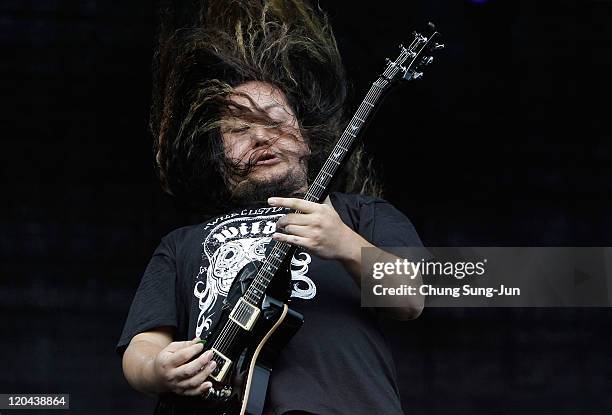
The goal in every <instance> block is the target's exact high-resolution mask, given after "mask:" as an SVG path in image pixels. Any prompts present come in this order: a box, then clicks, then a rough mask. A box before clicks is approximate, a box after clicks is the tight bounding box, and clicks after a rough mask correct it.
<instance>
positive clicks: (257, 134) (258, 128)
mask: <svg viewBox="0 0 612 415" xmlns="http://www.w3.org/2000/svg"><path fill="white" fill-rule="evenodd" d="M250 133H251V140H252V141H253V144H254V146H255V147H257V146H260V145H266V144H268V141H270V139H271V138H272V132H271V131H270V129H269V128H266V127H264V126H263V125H259V124H256V125H254V126H252V127H251V129H250Z"/></svg>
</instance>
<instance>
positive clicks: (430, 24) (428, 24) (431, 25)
mask: <svg viewBox="0 0 612 415" xmlns="http://www.w3.org/2000/svg"><path fill="white" fill-rule="evenodd" d="M427 26H429V28H430V29H431V30H433V31H435V30H436V25H435V24H433V23H432V22H428V23H427Z"/></svg>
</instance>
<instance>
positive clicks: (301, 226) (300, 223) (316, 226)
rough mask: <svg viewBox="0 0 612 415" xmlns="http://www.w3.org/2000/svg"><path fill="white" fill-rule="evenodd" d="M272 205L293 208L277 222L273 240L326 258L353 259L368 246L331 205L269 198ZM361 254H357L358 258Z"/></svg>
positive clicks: (283, 198)
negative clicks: (292, 210) (292, 211)
mask: <svg viewBox="0 0 612 415" xmlns="http://www.w3.org/2000/svg"><path fill="white" fill-rule="evenodd" d="M268 203H269V204H270V205H271V206H282V207H288V208H291V209H296V210H298V211H300V212H301V213H290V214H287V215H285V216H283V217H282V218H280V219H279V220H278V222H277V223H276V228H277V230H282V231H283V232H284V233H279V232H277V233H274V234H273V235H272V239H275V240H277V241H282V242H287V243H290V244H292V245H297V246H300V247H302V248H305V249H306V250H308V251H309V252H312V253H313V254H315V255H317V256H319V257H321V258H325V259H337V260H340V261H345V260H349V259H354V258H353V257H355V255H357V252H356V250H357V251H359V250H360V249H361V247H362V246H367V244H368V243H367V241H365V240H364V239H363V238H362V237H361V236H360V235H359V234H357V233H356V232H354V231H353V230H352V229H351V228H349V227H348V226H346V225H345V224H344V222H342V219H340V216H339V215H338V213H337V212H336V211H335V210H334V208H333V206H331V203H327V202H326V203H325V204H321V203H314V202H309V201H306V200H303V199H296V198H285V197H271V198H269V199H268ZM360 256H361V255H360V254H359V257H360Z"/></svg>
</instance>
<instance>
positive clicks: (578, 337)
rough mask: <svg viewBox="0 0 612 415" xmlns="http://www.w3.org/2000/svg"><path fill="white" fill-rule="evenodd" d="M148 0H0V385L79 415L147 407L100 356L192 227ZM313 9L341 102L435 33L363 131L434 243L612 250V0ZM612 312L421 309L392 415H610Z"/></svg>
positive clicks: (397, 198)
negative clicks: (155, 67)
mask: <svg viewBox="0 0 612 415" xmlns="http://www.w3.org/2000/svg"><path fill="white" fill-rule="evenodd" d="M152 3H153V2H150V1H141V0H139V1H129V2H108V1H107V2H103V1H96V0H82V1H76V0H73V1H68V0H63V1H62V0H55V1H52V0H47V1H43V0H39V1H34V0H33V1H25V0H13V1H6V0H3V1H0V44H1V47H2V58H1V59H0V88H1V93H0V96H1V98H0V100H1V113H0V117H1V125H2V128H1V134H2V135H1V136H2V150H1V154H2V163H1V164H0V169H1V171H2V177H3V181H2V196H3V197H2V203H1V204H0V206H1V209H2V215H1V216H0V229H1V231H0V251H1V252H0V258H1V274H0V310H1V312H0V329H1V331H0V333H1V335H0V393H9V392H19V393H36V392H41V393H42V392H48V393H70V394H71V405H72V408H73V409H72V410H71V413H75V414H85V413H87V414H127V413H150V412H151V408H152V407H153V404H154V401H153V400H152V399H151V398H147V397H145V396H143V395H140V394H139V393H137V392H134V391H132V390H131V388H130V387H129V385H128V384H127V383H126V381H125V380H124V379H123V376H122V372H121V362H120V359H119V357H118V356H116V355H115V352H114V345H115V344H116V341H117V340H118V337H119V334H120V331H121V329H122V326H123V322H124V319H125V316H126V313H127V310H128V307H129V305H130V302H131V300H132V296H133V294H134V292H135V289H136V287H137V285H138V283H139V281H140V277H141V274H142V272H143V270H144V267H145V265H146V263H147V261H148V259H149V257H150V255H151V253H152V251H153V249H154V248H155V246H156V245H157V243H158V242H159V239H160V237H161V236H163V235H164V234H165V233H167V232H169V231H170V230H172V229H174V228H176V227H179V226H182V225H185V224H187V223H188V222H189V221H190V218H189V216H188V215H187V214H186V212H185V211H184V210H182V209H180V208H179V207H177V206H175V204H174V203H173V201H172V200H171V199H170V198H168V197H167V196H164V195H163V194H162V193H161V191H160V189H159V187H158V184H157V182H156V177H155V174H154V171H153V159H152V151H151V142H152V140H151V137H150V134H149V132H148V130H147V122H148V120H147V114H148V105H149V100H150V98H149V97H150V75H151V72H150V61H151V52H152V47H153V44H154V32H155V21H156V20H155V10H154V5H153V4H152ZM321 5H322V7H323V8H324V9H326V10H327V11H328V12H329V13H330V15H331V17H332V22H333V24H334V29H335V33H336V35H337V38H338V41H339V46H340V49H341V51H342V53H343V56H344V59H345V63H346V66H347V70H348V73H349V75H350V77H351V79H352V81H353V85H354V90H355V99H354V104H357V103H358V100H359V99H360V97H361V95H362V94H363V93H364V92H365V91H366V90H367V88H368V87H369V84H370V83H371V82H372V81H373V80H374V79H375V77H376V76H377V74H378V73H379V72H380V71H381V70H382V69H383V65H384V58H385V57H390V58H394V57H395V56H396V55H397V52H398V50H397V45H398V44H399V43H400V42H405V43H407V42H408V41H409V39H410V37H411V35H410V33H411V32H412V30H414V29H418V28H424V26H425V23H426V22H427V21H428V20H432V21H434V22H435V23H436V24H437V25H438V28H439V30H440V31H441V32H442V33H443V34H444V36H445V42H446V43H447V45H448V47H447V49H446V50H445V51H444V52H443V53H441V54H440V55H439V57H438V58H437V60H436V62H435V64H434V65H433V66H431V67H430V68H429V70H428V71H427V72H426V73H425V77H424V79H423V80H422V81H421V82H418V83H410V84H409V85H407V86H406V87H404V88H400V89H398V90H395V91H394V92H393V93H392V94H391V95H390V96H389V97H388V99H387V100H386V101H385V104H384V107H383V108H382V109H381V111H379V113H378V115H377V117H376V119H375V121H374V122H373V123H372V125H371V126H370V128H369V130H368V131H367V136H366V142H367V147H368V149H369V150H370V151H371V153H372V154H373V155H374V156H375V157H376V159H377V161H378V166H379V168H380V170H381V172H382V174H383V177H384V182H385V184H386V187H387V194H386V197H387V199H388V200H390V201H391V202H392V203H393V204H395V205H396V206H397V207H398V208H400V209H401V210H402V211H403V212H405V213H406V215H407V216H408V217H410V218H411V220H412V221H413V223H414V224H415V226H416V228H417V230H418V231H419V233H420V235H421V237H422V239H423V241H424V242H425V243H426V244H427V245H430V246H441V245H465V246H468V245H473V246H478V245H481V246H483V245H488V246H503V245H508V246H512V245H514V246H523V245H526V246H532V245H533V246H538V245H542V246H556V245H559V246H563V245H566V246H577V245H584V246H590V245H593V246H599V245H603V246H606V245H610V244H611V242H612V232H611V231H612V215H610V208H611V207H612V202H611V200H610V189H611V186H612V164H611V163H610V161H611V160H610V159H611V158H612V157H611V156H610V150H611V147H612V146H611V144H610V131H609V130H610V129H609V128H608V127H609V126H608V119H609V117H610V115H609V107H610V105H609V96H610V95H608V94H607V91H606V89H607V88H609V84H610V82H609V81H608V79H607V77H608V76H609V74H610V73H611V72H610V71H611V69H612V65H611V63H612V58H611V54H610V41H611V40H612V33H611V31H612V30H611V27H612V25H611V22H612V13H611V12H612V2H610V1H589V0H583V1H555V2H551V1H535V0H522V1H510V0H508V1H501V0H489V1H482V0H481V1H460V0H446V1H442V0H435V1H434V0H428V1H426V0H423V1H409V2H408V1H404V2H399V1H398V2H390V1H389V2H381V1H377V2H351V3H348V2H346V3H345V2H337V1H323V0H322V1H321ZM611 323H612V312H610V311H609V310H608V309H554V310H553V309H549V310H544V309H428V310H426V311H425V312H424V314H423V315H422V316H421V318H419V319H418V320H416V321H414V322H409V323H402V324H391V325H390V327H389V329H390V330H389V336H390V341H391V342H392V345H393V349H394V352H395V357H396V362H397V365H398V371H399V378H400V386H401V390H402V399H403V404H404V408H405V410H406V413H407V414H413V413H414V414H447V413H453V414H488V413H491V412H493V411H494V412H495V413H497V414H519V413H520V414H536V413H537V414H553V413H554V414H607V413H610V412H611V411H612V396H611V395H610V391H611V390H612V388H611V386H612V363H611V361H610V357H609V353H610V350H611V347H612V334H611V332H612V331H611V330H610V328H611ZM2 412H5V411H2ZM25 412H26V411H22V412H20V413H25ZM43 412H44V411H36V413H43Z"/></svg>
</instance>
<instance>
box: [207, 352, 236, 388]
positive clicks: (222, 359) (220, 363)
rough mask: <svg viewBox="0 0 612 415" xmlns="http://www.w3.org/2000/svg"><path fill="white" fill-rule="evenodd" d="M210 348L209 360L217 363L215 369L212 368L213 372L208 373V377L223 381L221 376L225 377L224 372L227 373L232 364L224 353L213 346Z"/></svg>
mask: <svg viewBox="0 0 612 415" xmlns="http://www.w3.org/2000/svg"><path fill="white" fill-rule="evenodd" d="M210 350H212V352H213V357H212V359H211V360H214V361H215V363H216V364H217V366H216V367H215V370H213V372H212V373H211V374H210V377H211V378H213V379H214V380H216V381H217V382H223V378H224V377H225V374H226V373H227V371H228V369H229V367H230V365H231V364H232V361H231V360H230V359H229V358H228V357H227V356H226V355H224V354H223V353H221V352H220V351H219V350H217V349H215V348H214V347H213V348H212V349H210Z"/></svg>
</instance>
